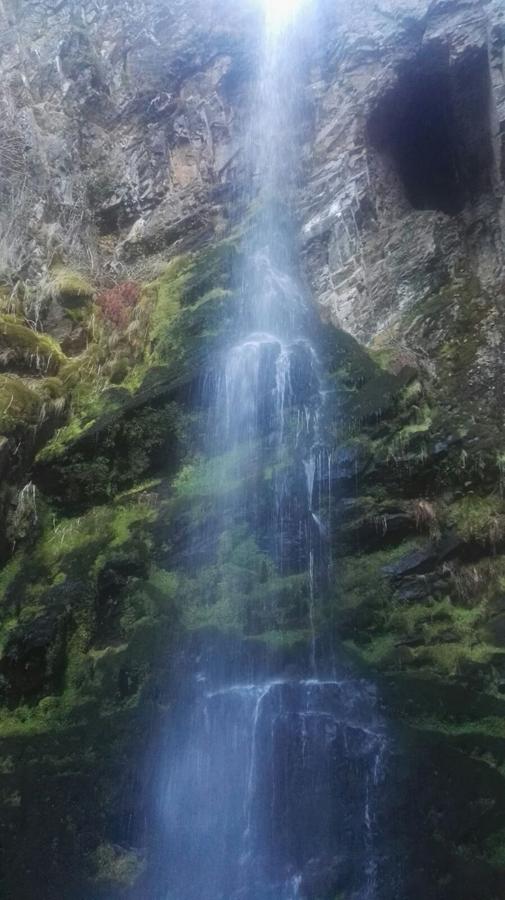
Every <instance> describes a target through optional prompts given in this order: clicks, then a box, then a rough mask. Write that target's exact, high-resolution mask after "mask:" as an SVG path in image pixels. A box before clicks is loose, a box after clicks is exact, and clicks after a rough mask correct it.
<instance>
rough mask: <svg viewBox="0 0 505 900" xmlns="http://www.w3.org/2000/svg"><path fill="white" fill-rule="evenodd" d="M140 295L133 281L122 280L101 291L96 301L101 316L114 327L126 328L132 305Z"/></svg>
mask: <svg viewBox="0 0 505 900" xmlns="http://www.w3.org/2000/svg"><path fill="white" fill-rule="evenodd" d="M139 296H140V287H139V285H138V284H136V282H134V281H124V282H123V283H122V284H116V285H115V287H113V288H109V290H107V291H102V293H101V294H99V295H98V298H97V303H98V306H99V307H100V309H101V310H102V313H103V316H104V318H105V319H107V321H108V322H110V323H111V324H112V325H114V327H115V328H120V329H123V328H126V326H127V325H128V323H129V321H130V316H131V313H132V310H133V307H134V306H135V304H136V303H137V301H138V299H139Z"/></svg>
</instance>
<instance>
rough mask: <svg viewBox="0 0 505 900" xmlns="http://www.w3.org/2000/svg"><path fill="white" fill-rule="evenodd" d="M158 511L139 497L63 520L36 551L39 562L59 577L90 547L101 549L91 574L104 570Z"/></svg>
mask: <svg viewBox="0 0 505 900" xmlns="http://www.w3.org/2000/svg"><path fill="white" fill-rule="evenodd" d="M155 517H156V510H155V508H154V507H153V506H151V505H150V504H149V503H142V502H140V501H139V500H137V499H136V498H135V497H132V498H125V499H123V500H119V501H117V502H115V503H110V504H108V505H107V506H100V507H95V508H93V509H91V510H90V511H89V512H87V513H86V514H84V515H82V516H76V517H74V518H71V519H65V518H63V519H61V520H60V521H59V522H57V523H56V524H55V525H54V527H52V528H49V529H48V530H46V531H45V532H44V534H43V535H42V538H41V540H40V541H39V543H38V544H37V546H36V548H35V551H34V558H35V561H36V562H38V563H39V564H40V565H42V566H43V567H44V568H45V569H46V570H47V571H48V572H49V573H50V575H51V577H52V578H55V577H57V576H58V574H60V573H61V572H64V571H65V569H66V568H67V565H66V564H67V562H68V563H69V565H70V567H71V566H72V564H73V555H74V554H78V553H84V551H85V548H86V547H87V546H89V547H91V548H95V547H96V548H97V552H96V554H95V560H94V563H93V566H92V570H91V571H90V574H93V573H95V574H96V572H97V571H99V569H100V568H101V566H102V565H103V560H104V559H105V558H106V556H107V555H110V553H111V551H113V550H114V549H116V548H118V547H121V546H122V545H123V544H125V543H126V542H127V541H128V540H129V538H130V536H131V531H132V529H133V528H134V526H138V525H146V524H149V523H151V522H153V521H154V519H155Z"/></svg>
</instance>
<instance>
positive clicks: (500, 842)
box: [485, 734, 505, 868]
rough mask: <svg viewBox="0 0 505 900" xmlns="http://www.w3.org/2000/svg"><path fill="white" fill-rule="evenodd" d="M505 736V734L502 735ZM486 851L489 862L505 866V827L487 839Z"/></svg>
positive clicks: (501, 866)
mask: <svg viewBox="0 0 505 900" xmlns="http://www.w3.org/2000/svg"><path fill="white" fill-rule="evenodd" d="M501 736H502V737H505V734H502V735H501ZM485 852H486V856H487V858H488V860H489V862H490V863H491V864H492V865H494V866H499V867H500V868H503V867H505V828H504V829H502V830H501V831H499V832H496V833H495V834H493V835H491V837H490V838H488V839H487V841H486V844H485Z"/></svg>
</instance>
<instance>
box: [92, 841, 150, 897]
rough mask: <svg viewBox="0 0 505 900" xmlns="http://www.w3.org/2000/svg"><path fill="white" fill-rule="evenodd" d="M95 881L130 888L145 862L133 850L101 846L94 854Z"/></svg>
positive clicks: (106, 845) (110, 845)
mask: <svg viewBox="0 0 505 900" xmlns="http://www.w3.org/2000/svg"><path fill="white" fill-rule="evenodd" d="M94 864H95V873H96V874H95V879H94V880H95V881H96V882H97V883H105V884H108V885H119V886H120V887H123V888H131V887H133V885H134V884H135V882H136V881H137V879H138V878H139V876H140V875H141V874H142V872H143V870H144V867H145V862H144V860H143V859H142V857H141V856H140V855H139V854H138V853H135V852H134V851H133V850H125V849H123V848H122V847H118V846H117V845H114V846H112V844H101V845H100V847H98V849H97V850H96V851H95V853H94Z"/></svg>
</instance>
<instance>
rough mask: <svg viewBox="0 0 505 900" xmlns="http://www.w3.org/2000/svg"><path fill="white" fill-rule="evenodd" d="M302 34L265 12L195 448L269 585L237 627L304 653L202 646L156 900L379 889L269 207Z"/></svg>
mask: <svg viewBox="0 0 505 900" xmlns="http://www.w3.org/2000/svg"><path fill="white" fill-rule="evenodd" d="M299 31H300V29H298V30H297V28H296V27H295V25H294V24H289V23H287V21H286V22H285V27H284V28H283V27H282V25H281V20H280V18H279V17H274V16H273V15H271V14H270V15H266V16H265V35H264V40H263V42H262V52H261V57H260V58H261V62H260V68H259V77H258V90H257V94H256V97H255V102H254V103H253V107H252V113H251V127H250V130H249V134H248V140H247V142H246V143H247V148H248V150H247V162H248V168H249V182H250V197H249V198H248V199H249V200H250V201H251V202H252V203H255V204H256V206H257V208H258V209H259V210H260V212H259V213H257V215H256V223H257V224H256V226H255V227H253V228H251V229H250V232H249V234H248V237H247V239H246V240H245V242H244V247H243V258H244V260H245V262H244V266H243V271H242V272H241V283H242V290H241V304H240V311H239V314H238V320H237V325H236V328H237V340H236V342H235V343H234V345H233V346H231V347H230V348H228V349H227V350H226V351H225V352H224V354H223V359H222V362H221V364H220V371H219V374H218V375H217V377H214V378H212V379H208V380H207V382H206V385H207V396H206V402H207V403H208V405H209V406H210V410H211V412H210V422H209V429H208V430H209V435H210V436H209V440H208V446H207V448H206V452H207V455H208V456H209V457H211V458H214V459H215V460H220V459H221V460H223V459H224V458H226V460H227V464H226V470H224V468H223V466H221V469H219V465H217V464H216V471H217V473H218V474H217V476H216V477H217V478H218V479H219V478H221V479H222V480H223V481H225V482H226V484H225V485H222V486H221V487H226V488H228V490H222V491H221V494H222V495H223V496H224V499H222V500H221V501H220V502H219V503H216V509H215V511H214V517H213V531H214V532H215V535H217V536H218V541H217V543H218V545H219V535H221V536H222V535H228V537H229V535H233V534H236V533H239V534H241V535H244V534H253V535H254V540H255V541H256V543H257V546H258V547H259V552H261V554H263V555H264V558H265V559H268V560H270V562H269V563H268V564H267V563H264V564H263V567H264V569H265V572H266V574H265V575H264V576H263V575H261V577H258V576H257V574H256V575H255V573H252V578H253V580H254V578H256V580H257V581H259V582H260V583H259V584H255V585H254V586H253V589H252V590H251V592H250V596H252V597H253V598H254V604H253V605H252V606H251V609H249V610H248V612H247V615H246V619H247V616H248V617H249V618H248V620H247V624H248V626H249V633H250V634H254V633H255V632H256V633H259V632H262V631H264V632H265V631H271V632H272V633H275V634H277V635H279V634H282V632H283V630H288V629H289V628H294V627H296V628H298V629H299V631H300V633H301V634H304V635H305V637H306V639H305V646H306V647H308V651H307V652H306V653H305V655H304V654H303V652H302V653H301V657H300V659H298V660H297V661H296V663H295V664H293V665H292V666H291V667H287V668H286V666H285V665H284V668H283V670H282V671H280V672H276V671H275V662H274V663H272V661H271V660H270V661H269V662H268V663H265V662H264V661H262V659H261V658H260V657H258V656H257V657H256V658H254V659H253V661H252V662H251V653H250V648H249V650H247V651H246V650H245V649H244V647H245V646H246V641H245V640H242V639H240V638H239V639H235V640H231V641H228V642H226V641H223V642H221V644H219V643H218V644H217V645H216V644H215V643H214V644H213V640H214V639H213V638H211V639H209V640H208V642H207V645H206V644H205V638H202V647H201V649H200V651H199V653H198V654H196V656H195V658H194V659H193V662H192V665H193V672H192V688H191V690H189V691H187V695H186V697H185V699H183V700H182V701H181V702H180V704H179V711H178V713H177V714H176V715H174V716H173V718H172V720H171V722H170V726H169V734H168V735H167V738H166V743H165V747H164V767H163V773H162V777H161V779H158V780H157V794H158V811H159V821H160V823H161V824H160V826H159V845H160V849H159V858H160V860H161V862H160V863H159V864H158V874H157V881H156V885H154V886H151V887H150V890H151V893H152V896H153V898H155V900H296V898H304V900H335V896H336V895H337V896H339V897H340V896H344V894H342V893H340V892H345V898H346V900H375V898H376V897H378V896H379V894H378V893H377V890H378V889H377V881H378V871H379V865H380V859H379V857H380V853H379V850H378V842H377V836H378V820H377V798H378V796H379V794H380V791H381V784H382V781H383V778H384V772H385V761H386V758H387V753H388V741H387V738H386V732H385V728H384V723H383V722H382V721H381V718H380V715H379V714H378V712H377V702H376V697H375V693H374V690H373V688H372V687H371V686H370V685H369V684H367V683H365V682H363V681H360V680H353V679H349V678H344V677H340V676H339V675H337V674H336V673H337V672H338V666H335V664H334V660H332V659H330V655H329V654H328V653H327V652H321V650H320V646H319V641H318V631H319V627H320V621H321V612H320V602H321V597H322V596H323V594H324V589H325V583H326V580H327V576H328V564H329V549H328V543H329V541H328V535H329V533H330V531H331V458H330V453H329V450H328V449H327V448H326V447H325V444H324V434H323V432H324V428H323V427H322V422H323V421H324V416H325V396H326V392H325V385H324V378H323V375H322V372H321V367H320V364H319V361H318V356H317V352H316V348H315V347H314V346H313V345H312V342H311V337H310V335H311V326H310V321H311V312H310V309H308V308H307V304H305V302H304V297H303V292H302V290H301V289H300V287H299V285H298V283H297V279H296V275H295V272H296V266H295V265H294V262H293V256H294V249H295V244H294V241H293V239H292V237H291V229H290V226H289V223H288V219H287V217H286V215H285V214H284V213H281V209H283V208H284V205H283V203H282V204H281V199H283V200H284V198H285V197H286V196H287V195H288V194H289V191H290V190H291V189H292V188H293V173H294V172H296V160H295V150H296V141H295V129H294V123H295V120H296V102H297V93H296V90H295V88H294V87H293V72H294V71H296V67H297V62H298V60H297V55H296V54H297V46H298V44H297V41H298V37H299ZM265 473H267V474H265ZM230 540H231V538H230ZM222 543H223V540H222V537H221V544H222ZM216 552H217V551H216ZM219 560H220V557H219V553H217V557H216V560H215V566H216V567H217V569H218V577H219V578H220V589H221V591H222V592H225V593H226V592H227V591H228V593H229V592H230V590H231V588H230V586H229V585H230V583H232V584H233V580H231V582H230V578H229V573H228V574H227V578H228V580H227V578H225V575H224V572H223V573H221V574H222V577H221V574H220V573H219V566H220V561H219ZM272 573H273V574H272ZM269 578H270V580H269ZM272 583H273V584H274V585H275V590H273V589H271V584H272ZM228 599H231V602H232V603H233V597H231V598H228ZM218 656H219V659H217V657H218ZM272 669H273V671H272ZM149 900H151V896H149Z"/></svg>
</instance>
